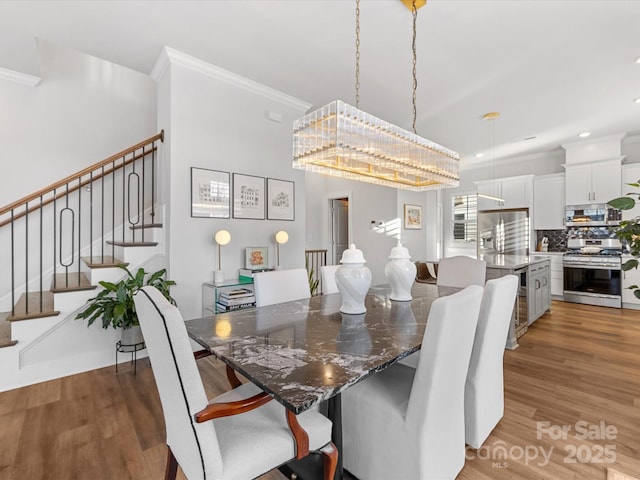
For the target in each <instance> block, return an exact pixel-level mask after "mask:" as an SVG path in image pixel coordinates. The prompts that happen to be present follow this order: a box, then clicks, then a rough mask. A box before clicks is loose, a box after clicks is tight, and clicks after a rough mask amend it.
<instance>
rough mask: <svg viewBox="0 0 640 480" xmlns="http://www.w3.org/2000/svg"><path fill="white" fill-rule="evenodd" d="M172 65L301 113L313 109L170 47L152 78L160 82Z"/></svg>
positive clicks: (308, 104) (271, 89)
mask: <svg viewBox="0 0 640 480" xmlns="http://www.w3.org/2000/svg"><path fill="white" fill-rule="evenodd" d="M170 65H179V66H181V67H184V68H187V69H189V70H192V71H194V72H198V73H201V74H202V75H206V76H208V77H210V78H214V79H216V80H220V81H222V82H225V83H228V84H229V85H234V86H236V87H238V88H242V89H243V90H246V91H248V92H251V93H255V94H256V95H260V96H262V97H265V98H268V99H270V100H273V101H276V102H278V103H281V104H283V105H286V106H288V107H292V108H295V109H297V110H300V111H301V112H306V111H307V110H309V108H311V104H310V103H308V102H304V101H302V100H300V99H298V98H295V97H292V96H291V95H287V94H286V93H282V92H280V91H278V90H275V89H273V88H270V87H267V86H265V85H262V84H261V83H258V82H255V81H253V80H249V79H248V78H245V77H242V76H240V75H237V74H235V73H233V72H230V71H228V70H225V69H223V68H220V67H216V66H215V65H212V64H210V63H207V62H205V61H203V60H200V59H198V58H195V57H192V56H191V55H187V54H186V53H182V52H179V51H178V50H174V49H173V48H170V47H164V48H163V49H162V52H161V53H160V56H159V57H158V60H157V61H156V64H155V65H154V67H153V70H152V71H151V78H153V79H154V80H155V81H156V82H159V81H160V80H161V79H162V77H164V75H165V74H166V72H167V69H168V68H169V66H170Z"/></svg>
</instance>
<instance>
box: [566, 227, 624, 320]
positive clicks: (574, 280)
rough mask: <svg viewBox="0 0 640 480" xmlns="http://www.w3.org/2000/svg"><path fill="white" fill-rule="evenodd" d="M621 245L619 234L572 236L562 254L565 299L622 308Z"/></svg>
mask: <svg viewBox="0 0 640 480" xmlns="http://www.w3.org/2000/svg"><path fill="white" fill-rule="evenodd" d="M621 259H622V246H621V244H620V240H619V239H616V238H602V239H584V238H570V239H569V240H568V241H567V253H565V254H564V257H563V269H564V300H565V301H567V302H575V303H586V304H589V305H601V306H604V307H614V308H622V283H621V276H622V260H621Z"/></svg>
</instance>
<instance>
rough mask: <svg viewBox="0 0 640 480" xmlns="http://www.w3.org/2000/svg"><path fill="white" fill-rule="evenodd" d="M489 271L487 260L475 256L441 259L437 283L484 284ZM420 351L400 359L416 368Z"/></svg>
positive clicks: (447, 284) (462, 285)
mask: <svg viewBox="0 0 640 480" xmlns="http://www.w3.org/2000/svg"><path fill="white" fill-rule="evenodd" d="M486 272H487V262H485V261H484V260H476V259H475V258H471V257H467V256H465V255H459V256H455V257H447V258H443V259H441V260H440V263H439V265H438V277H437V278H436V284H437V285H439V286H442V287H457V288H465V287H468V286H469V285H480V286H483V285H484V279H485V277H486ZM419 357H420V352H416V353H413V354H411V355H409V356H408V357H405V358H403V359H402V360H400V363H402V364H403V365H407V366H408V367H413V368H416V366H417V365H418V358H419Z"/></svg>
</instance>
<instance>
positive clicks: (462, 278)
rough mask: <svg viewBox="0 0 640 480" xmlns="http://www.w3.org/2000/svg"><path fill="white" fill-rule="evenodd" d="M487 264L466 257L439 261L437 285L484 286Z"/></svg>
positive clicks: (459, 256)
mask: <svg viewBox="0 0 640 480" xmlns="http://www.w3.org/2000/svg"><path fill="white" fill-rule="evenodd" d="M486 275H487V262H485V261H484V260H476V259H475V258H471V257H467V256H466V255H458V256H455V257H447V258H442V259H440V262H439V264H438V278H437V282H436V283H437V285H440V286H443V287H458V288H465V287H468V286H469V285H480V286H483V285H484V281H485V278H486Z"/></svg>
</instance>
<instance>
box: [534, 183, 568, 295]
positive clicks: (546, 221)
mask: <svg viewBox="0 0 640 480" xmlns="http://www.w3.org/2000/svg"><path fill="white" fill-rule="evenodd" d="M564 177H565V175H564V174H563V173H556V174H553V175H539V176H536V177H535V178H534V179H533V229H534V230H564V214H565V205H566V204H565V201H564V187H565V178H564ZM552 288H553V287H552Z"/></svg>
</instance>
